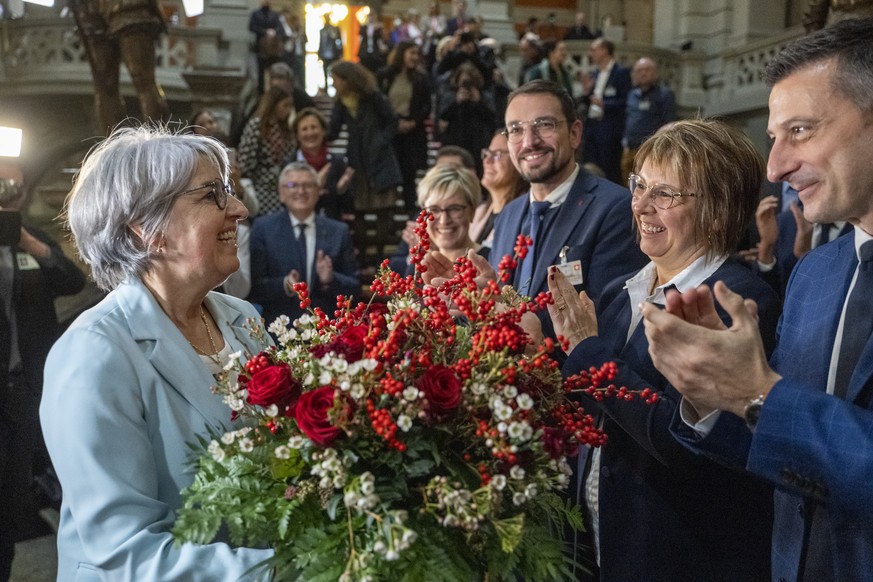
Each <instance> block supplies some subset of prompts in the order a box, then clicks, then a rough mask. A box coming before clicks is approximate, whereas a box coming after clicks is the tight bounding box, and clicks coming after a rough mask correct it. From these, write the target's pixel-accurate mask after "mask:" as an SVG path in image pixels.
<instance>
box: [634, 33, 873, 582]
mask: <svg viewBox="0 0 873 582" xmlns="http://www.w3.org/2000/svg"><path fill="white" fill-rule="evenodd" d="M871 37H873V19H870V18H864V19H850V20H844V21H842V22H839V23H837V24H834V25H833V26H831V27H829V28H827V29H824V30H821V31H818V32H816V33H814V34H811V35H809V36H806V37H804V38H802V39H800V40H798V41H796V42H794V43H793V44H791V45H789V46H788V47H786V48H785V49H784V50H783V51H782V53H780V55H779V56H777V57H776V58H775V59H774V60H773V61H771V62H770V63H769V64H768V65H767V67H766V69H765V71H764V80H765V81H766V82H767V83H768V84H769V85H771V86H772V92H771V94H770V120H769V125H768V133H769V134H770V136H771V139H772V143H773V146H772V150H771V152H770V159H769V162H768V178H769V179H770V180H771V181H774V182H775V181H778V180H783V181H787V182H788V183H789V184H790V185H791V187H793V188H794V189H796V190H797V191H798V193H799V196H800V200H801V202H803V215H804V217H805V218H806V219H807V220H809V221H810V222H817V223H824V222H836V221H841V220H847V221H848V222H850V223H851V224H852V225H853V226H854V227H855V230H854V234H853V236H843V237H839V238H838V239H836V240H835V241H832V242H830V243H828V244H825V245H822V246H820V247H819V248H817V249H814V250H813V251H811V252H809V253H808V254H806V255H805V256H804V257H803V258H802V259H800V260H799V261H798V263H797V266H796V267H795V269H794V272H793V274H792V276H791V279H790V281H789V283H788V289H787V292H786V298H785V308H784V311H783V315H782V319H781V321H780V325H779V332H778V333H779V337H778V340H777V347H776V350H775V351H774V353H773V356H772V358H771V359H770V363H769V365H768V363H767V360H766V359H765V357H764V352H763V349H762V347H761V340H760V336H759V335H758V331H757V327H758V326H757V322H756V308H755V306H754V305H753V304H752V303H745V302H744V301H743V300H742V298H741V297H739V296H738V295H735V294H733V293H732V292H731V291H730V290H729V289H728V288H727V286H725V285H724V284H723V283H717V284H716V285H715V286H714V293H715V298H716V299H717V300H718V302H719V303H720V304H721V305H722V306H723V307H724V308H725V309H726V310H727V311H728V313H729V314H730V316H731V318H732V324H731V327H730V328H727V329H724V328H723V327H721V328H719V326H717V325H715V324H714V322H715V320H714V319H713V314H714V304H713V295H712V293H711V292H710V291H709V290H708V289H704V288H699V289H697V290H692V291H689V292H686V293H685V294H683V295H679V294H678V293H671V295H670V297H669V298H668V301H667V310H666V311H659V310H658V309H656V308H653V307H652V306H650V305H644V306H643V307H642V313H643V318H644V321H645V325H646V335H647V336H648V338H649V342H650V348H649V352H650V354H651V355H652V358H653V361H654V363H655V365H656V366H657V368H658V369H659V370H661V371H662V372H663V373H664V375H665V376H667V377H668V378H669V379H670V381H671V383H672V384H673V385H674V386H675V387H676V388H677V389H678V390H679V391H680V392H682V393H683V394H684V398H685V400H684V402H683V405H682V407H681V409H680V410H681V418H680V419H674V432H675V434H676V436H678V437H679V438H680V439H681V440H683V441H684V442H686V443H688V444H689V445H690V446H693V447H695V448H697V449H698V450H700V451H703V452H704V453H705V454H708V455H710V456H711V457H713V458H715V459H717V460H720V461H722V462H724V463H727V464H733V465H737V466H740V467H744V468H745V469H746V470H747V471H749V472H751V473H754V474H756V475H759V476H761V477H763V478H766V479H768V480H770V481H771V482H773V483H774V484H775V485H776V486H777V492H776V497H775V518H774V519H775V521H774V527H773V554H772V568H773V570H772V577H773V580H787V581H797V580H800V581H804V582H809V581H818V580H840V581H855V580H858V581H860V580H870V576H871V572H873V488H871V487H870V477H871V475H873V410H871V409H873V339H871V337H870V335H871V334H870V330H871V328H873V308H871V307H870V306H869V305H865V304H864V302H865V301H869V299H870V298H871V297H873V292H871V289H870V288H871V286H873V281H871V279H873V268H871V264H870V261H871V257H870V255H871V254H873V253H871V251H873V248H871V246H873V243H871V242H870V241H873V198H871V195H870V193H871V191H873V172H871V163H870V162H871V159H870V156H871V153H870V152H871V144H873V99H871V95H873V89H871V87H873V56H871V51H870V38H871ZM856 291H857V293H856ZM860 324H863V326H862V325H860ZM864 326H866V327H864Z"/></svg>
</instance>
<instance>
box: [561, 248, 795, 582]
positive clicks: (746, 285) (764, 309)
mask: <svg viewBox="0 0 873 582" xmlns="http://www.w3.org/2000/svg"><path fill="white" fill-rule="evenodd" d="M718 280H722V281H724V282H725V283H727V284H728V286H729V287H730V288H731V289H733V290H734V291H736V292H737V293H739V294H741V295H742V296H743V297H746V298H751V299H754V300H755V301H756V302H757V303H758V309H759V314H760V316H761V319H760V327H761V332H762V334H763V336H764V337H765V338H766V339H765V343H766V344H767V345H768V347H769V348H772V346H773V343H774V338H775V333H776V321H777V318H778V313H779V300H778V298H777V297H776V293H775V292H774V291H773V289H771V288H770V287H769V286H768V285H766V284H765V283H764V282H762V281H760V280H759V279H758V278H757V277H756V276H755V275H754V273H752V272H751V271H750V270H749V269H748V268H747V267H745V266H744V265H741V264H739V263H737V262H734V261H732V260H730V259H728V260H727V261H726V262H725V263H724V264H722V265H721V267H719V269H718V270H717V271H716V272H715V273H714V274H713V275H712V276H711V277H709V278H708V279H707V280H706V281H705V283H706V284H707V285H712V284H714V283H715V281H718ZM615 286H616V287H623V284H622V283H621V282H617V283H616V284H615ZM629 299H630V298H629V295H628V293H627V291H626V290H624V289H622V290H621V291H620V292H619V294H618V295H617V297H616V298H615V299H614V300H613V301H612V302H611V303H610V304H609V305H608V306H606V307H605V309H603V310H601V311H600V312H599V314H598V322H599V327H600V335H599V336H597V337H591V338H588V339H586V340H584V341H582V342H581V343H580V344H579V345H578V346H576V348H575V349H574V350H573V352H572V353H571V354H570V355H569V357H568V359H567V361H566V363H565V364H564V367H563V372H564V374H565V375H570V374H573V373H577V372H579V371H581V370H587V369H588V367H589V366H597V367H599V366H600V365H602V364H604V363H606V362H615V363H616V364H618V376H617V377H616V379H615V384H616V386H627V387H628V388H631V389H635V390H641V389H643V388H645V387H651V388H653V389H655V390H656V391H658V393H659V395H660V397H661V399H660V401H659V402H658V403H656V404H654V405H648V404H646V403H645V402H642V401H640V400H635V401H632V402H625V401H619V400H617V399H614V398H606V399H604V400H603V402H601V403H595V402H594V401H593V400H592V399H590V398H587V397H585V398H583V404H584V405H585V407H586V408H587V409H588V410H590V411H592V412H593V411H596V410H597V409H598V408H599V409H600V410H601V411H602V413H603V429H604V430H605V431H606V433H607V435H608V437H609V442H608V443H607V444H606V445H605V446H604V447H603V449H602V451H601V468H600V481H599V484H600V490H599V503H600V575H601V578H600V579H601V580H602V581H613V580H614V581H625V580H647V581H660V580H663V581H665V582H667V581H682V580H688V581H693V580H707V581H712V580H724V581H725V582H727V581H742V580H748V581H750V582H751V581H758V580H766V578H767V575H768V572H769V569H770V532H771V523H770V517H771V516H772V514H773V503H772V491H773V490H772V487H771V486H769V485H768V484H766V483H765V482H764V481H763V480H759V479H757V478H755V477H753V476H750V475H748V474H743V473H742V472H738V471H733V470H730V469H728V468H726V467H723V466H721V465H719V464H717V463H715V462H714V461H712V460H709V459H707V458H706V457H703V456H701V455H697V454H695V453H693V452H691V451H690V450H688V449H687V448H686V447H684V446H683V445H682V444H680V443H679V442H677V441H676V440H675V439H674V438H673V436H672V435H671V433H670V425H671V421H672V419H673V415H674V411H675V410H676V409H677V408H678V405H679V402H680V399H681V395H680V394H679V393H678V392H677V391H676V390H675V389H674V388H673V387H672V386H671V385H670V384H669V383H668V382H667V380H666V378H664V377H663V376H662V375H661V373H660V372H658V370H656V369H655V367H654V364H653V363H652V360H651V358H650V357H649V353H648V345H649V344H648V341H647V339H646V336H645V331H644V327H643V324H642V323H640V324H639V325H638V326H637V327H636V329H635V330H634V332H633V334H632V335H631V337H630V340H627V339H626V338H627V330H628V325H629V324H630V317H631V310H633V309H636V306H632V305H629ZM720 315H721V317H722V319H723V320H725V321H726V323H728V325H729V324H730V318H729V317H728V316H727V314H726V313H724V312H720ZM580 485H581V487H582V489H581V490H582V491H584V483H582V484H580ZM579 501H580V502H581V503H582V505H583V506H584V497H583V498H582V499H580V500H579Z"/></svg>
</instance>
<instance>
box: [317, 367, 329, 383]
mask: <svg viewBox="0 0 873 582" xmlns="http://www.w3.org/2000/svg"><path fill="white" fill-rule="evenodd" d="M331 379H332V376H331V375H330V372H328V371H327V370H322V371H321V374H320V375H319V376H318V383H319V384H320V385H322V386H327V385H328V384H330V381H331Z"/></svg>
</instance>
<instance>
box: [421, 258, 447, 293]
mask: <svg viewBox="0 0 873 582" xmlns="http://www.w3.org/2000/svg"><path fill="white" fill-rule="evenodd" d="M421 264H422V265H424V266H425V267H427V270H426V271H425V272H424V273H422V274H421V279H422V280H423V281H424V284H425V285H430V286H432V287H439V286H440V285H442V284H443V283H445V282H446V281H448V280H449V279H451V278H452V277H454V276H455V271H454V270H453V269H452V265H454V264H455V263H454V261H452V260H451V259H450V258H448V257H447V256H445V255H444V254H442V253H441V252H439V251H430V252H429V253H427V254H426V255H424V257H423V258H422V260H421Z"/></svg>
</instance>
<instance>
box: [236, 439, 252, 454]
mask: <svg viewBox="0 0 873 582" xmlns="http://www.w3.org/2000/svg"><path fill="white" fill-rule="evenodd" d="M254 448H255V441H253V440H252V439H250V438H248V437H246V438H243V439H240V441H239V450H240V451H242V452H243V453H251V452H252V449H254Z"/></svg>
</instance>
